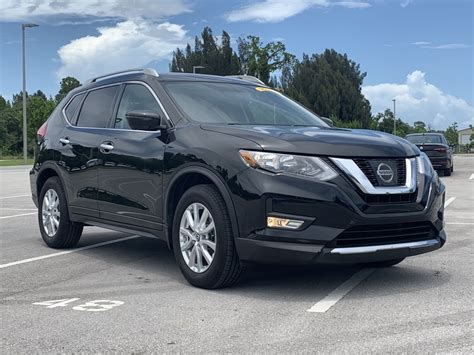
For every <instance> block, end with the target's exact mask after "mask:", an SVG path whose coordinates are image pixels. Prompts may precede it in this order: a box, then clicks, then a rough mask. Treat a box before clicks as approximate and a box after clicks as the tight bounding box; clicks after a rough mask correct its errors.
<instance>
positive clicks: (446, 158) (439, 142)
mask: <svg viewBox="0 0 474 355" xmlns="http://www.w3.org/2000/svg"><path fill="white" fill-rule="evenodd" d="M405 139H406V140H408V141H410V142H412V143H413V144H415V145H416V146H417V147H418V148H419V149H420V150H421V151H422V152H424V153H426V155H427V156H428V158H429V159H430V162H431V165H433V167H434V168H435V169H437V170H441V171H443V173H444V175H445V176H450V175H451V174H452V172H453V171H454V162H453V154H452V152H451V147H450V145H449V143H448V141H447V140H446V138H445V137H444V135H442V134H441V133H413V134H409V135H407V136H406V137H405Z"/></svg>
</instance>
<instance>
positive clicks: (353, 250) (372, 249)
mask: <svg viewBox="0 0 474 355" xmlns="http://www.w3.org/2000/svg"><path fill="white" fill-rule="evenodd" d="M437 244H439V240H437V239H428V240H422V241H419V242H407V243H396V244H386V245H369V246H365V247H347V248H334V249H332V250H331V254H342V255H344V254H345V255H347V254H365V253H376V252H378V251H385V250H396V249H403V248H410V249H415V248H425V247H431V246H434V245H437Z"/></svg>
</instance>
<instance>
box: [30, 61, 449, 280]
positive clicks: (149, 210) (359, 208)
mask: <svg viewBox="0 0 474 355" xmlns="http://www.w3.org/2000/svg"><path fill="white" fill-rule="evenodd" d="M38 139H39V153H38V154H37V158H36V162H35V164H34V167H33V169H32V170H31V190H32V194H33V200H34V201H35V203H36V204H37V206H38V221H39V227H40V231H41V235H42V237H43V239H44V241H45V242H46V244H47V245H49V246H50V247H53V248H66V247H72V246H74V245H75V244H76V243H77V242H78V241H79V238H80V236H81V233H82V229H83V227H84V226H88V225H95V226H100V227H106V228H110V229H115V230H118V231H125V232H130V233H137V234H140V235H144V236H154V237H158V238H160V239H162V240H164V241H165V242H166V243H167V244H168V246H169V247H170V248H171V249H173V251H174V254H175V256H176V260H177V262H178V264H179V266H180V268H181V270H182V272H183V274H184V276H185V277H186V279H187V280H188V281H189V282H190V283H191V284H193V285H196V286H199V287H203V288H218V287H224V286H228V285H230V284H232V283H234V282H235V281H236V280H237V278H238V276H239V274H240V271H241V270H242V266H243V265H245V264H246V263H249V262H266V263H280V264H305V263H306V264H307V263H315V262H325V263H363V264H370V265H373V266H390V265H394V264H397V263H399V262H400V261H402V260H403V259H404V258H405V257H407V256H411V255H416V254H421V253H426V252H429V251H432V250H435V249H438V248H440V247H441V246H442V245H443V244H444V242H445V240H446V235H445V233H444V230H443V203H444V196H445V188H444V185H443V184H442V183H441V182H440V180H439V178H438V176H437V174H436V173H435V172H434V171H433V168H432V166H431V164H430V162H429V160H428V159H427V157H426V155H424V154H420V151H419V150H418V148H417V147H416V146H415V145H413V144H411V143H409V142H407V141H406V140H404V139H400V138H397V137H395V136H392V135H389V134H384V133H381V132H375V131H368V130H349V129H337V128H331V127H329V126H328V125H327V124H326V123H324V122H323V121H322V120H321V119H319V118H318V116H316V115H315V114H313V113H312V112H310V111H308V110H307V109H305V108H304V107H302V106H300V105H299V104H297V103H296V102H294V101H292V100H290V99H288V98H287V97H285V96H284V95H282V94H281V93H279V92H277V91H275V90H273V89H271V88H269V87H266V86H264V85H262V84H260V83H259V82H258V81H256V80H255V78H248V77H245V76H242V77H238V78H235V77H234V78H229V77H219V76H210V75H191V74H184V73H175V74H173V73H169V74H160V75H158V74H157V73H156V72H155V71H154V70H151V69H144V70H130V71H127V72H119V73H113V74H110V75H107V76H103V77H98V78H94V79H92V80H90V81H89V82H87V83H86V84H85V85H83V86H81V87H79V88H77V89H75V90H73V91H72V92H71V93H69V94H68V95H67V97H66V98H65V99H64V100H63V101H62V102H61V103H60V104H59V105H58V107H57V108H56V110H55V111H54V112H53V113H52V115H51V117H50V118H49V119H48V121H47V122H46V123H45V124H44V125H43V126H42V127H41V128H40V130H39V131H38Z"/></svg>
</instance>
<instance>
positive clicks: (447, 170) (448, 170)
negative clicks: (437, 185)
mask: <svg viewBox="0 0 474 355" xmlns="http://www.w3.org/2000/svg"><path fill="white" fill-rule="evenodd" d="M451 169H452V168H447V169H444V176H451V171H452V170H451Z"/></svg>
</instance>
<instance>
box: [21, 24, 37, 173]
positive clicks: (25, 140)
mask: <svg viewBox="0 0 474 355" xmlns="http://www.w3.org/2000/svg"><path fill="white" fill-rule="evenodd" d="M37 26H38V25H37V24H35V23H23V24H21V47H22V66H23V160H24V162H25V164H26V163H27V160H28V152H27V143H28V142H27V127H26V124H27V122H26V60H25V29H26V28H29V27H37Z"/></svg>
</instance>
